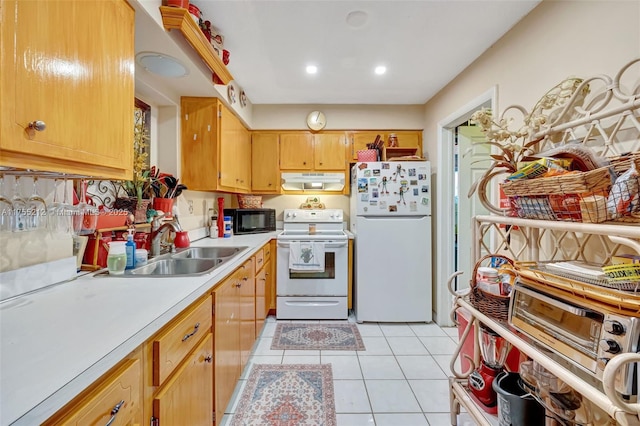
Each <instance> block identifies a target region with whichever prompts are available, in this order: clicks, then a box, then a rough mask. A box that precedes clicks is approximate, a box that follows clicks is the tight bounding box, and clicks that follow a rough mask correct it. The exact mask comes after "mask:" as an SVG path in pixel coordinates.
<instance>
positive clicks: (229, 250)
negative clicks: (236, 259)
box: [171, 246, 247, 259]
mask: <svg viewBox="0 0 640 426" xmlns="http://www.w3.org/2000/svg"><path fill="white" fill-rule="evenodd" d="M246 248H247V247H246V246H245V247H191V248H188V249H186V250H184V251H181V252H180V253H174V254H173V255H172V256H171V257H172V258H174V259H226V258H229V257H233V256H235V255H236V254H238V253H240V252H241V251H243V250H244V249H246Z"/></svg>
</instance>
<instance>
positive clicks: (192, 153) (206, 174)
mask: <svg viewBox="0 0 640 426" xmlns="http://www.w3.org/2000/svg"><path fill="white" fill-rule="evenodd" d="M219 113H220V112H219V107H218V102H217V100H216V99H210V98H186V97H183V98H181V99H180V115H181V123H182V126H181V144H182V147H181V150H180V151H181V156H182V161H181V162H182V167H181V171H180V175H181V176H180V179H181V180H182V182H183V183H184V184H185V185H186V186H187V187H188V188H189V189H192V190H196V191H207V190H212V191H213V190H215V189H216V188H217V186H218V158H219V156H220V154H219V152H218V123H219V121H220V118H219V116H218V115H219Z"/></svg>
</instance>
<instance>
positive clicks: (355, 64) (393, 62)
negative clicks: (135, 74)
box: [192, 0, 539, 104]
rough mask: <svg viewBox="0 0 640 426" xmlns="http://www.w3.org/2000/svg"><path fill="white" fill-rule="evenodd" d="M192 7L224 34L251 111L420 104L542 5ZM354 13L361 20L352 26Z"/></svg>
mask: <svg viewBox="0 0 640 426" xmlns="http://www.w3.org/2000/svg"><path fill="white" fill-rule="evenodd" d="M192 3H194V4H195V5H197V6H198V7H199V8H200V9H201V11H202V13H203V18H204V19H206V20H210V21H211V23H212V24H213V25H214V26H215V27H217V28H218V29H219V30H220V32H221V33H222V34H223V35H224V37H225V42H224V47H225V49H228V50H229V52H230V63H229V65H228V68H229V70H230V72H231V73H232V74H233V76H234V78H235V80H236V82H237V83H238V85H239V86H241V87H242V88H243V89H244V90H245V92H246V94H247V96H248V98H249V100H250V101H251V102H252V103H253V104H424V103H425V102H426V101H427V100H429V99H430V98H431V97H432V96H433V95H435V94H436V93H437V92H438V91H439V90H440V89H442V88H443V87H444V86H445V85H446V84H447V83H448V82H450V81H451V80H452V79H453V78H454V77H455V76H456V75H458V74H459V73H460V72H461V71H462V70H464V69H465V68H466V67H467V66H468V65H469V64H471V63H472V62H473V61H474V60H475V59H476V58H477V57H478V56H480V55H481V54H482V53H483V52H484V51H485V50H486V49H488V48H489V47H491V45H492V44H493V43H495V42H496V41H497V40H498V39H499V38H500V37H501V36H502V35H504V34H505V33H506V32H507V31H508V30H509V29H510V28H511V27H513V26H514V25H515V24H516V23H517V22H518V21H519V20H520V19H522V17H524V16H525V15H526V14H527V13H529V12H530V11H531V10H532V9H533V8H534V7H535V6H536V5H537V4H538V3H539V1H538V0H502V1H499V0H472V1H458V0H413V1H400V0H398V1H391V0H386V1H347V0H344V1H342V0H279V1H264V0H263V1H252V0H235V1H223V0H193V2H192ZM351 12H364V13H365V14H366V15H365V18H366V19H365V20H364V23H362V22H356V24H361V25H359V26H358V25H350V24H349V23H348V22H347V16H348V15H349V13H351ZM362 16H363V15H362V14H356V17H359V18H362ZM360 21H362V19H360ZM308 64H315V65H317V67H318V73H317V74H316V75H307V74H306V73H305V67H306V65H308ZM377 65H385V66H386V67H387V73H386V74H385V75H383V76H378V75H375V74H374V72H373V69H374V67H375V66H377Z"/></svg>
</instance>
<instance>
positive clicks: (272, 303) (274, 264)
mask: <svg viewBox="0 0 640 426" xmlns="http://www.w3.org/2000/svg"><path fill="white" fill-rule="evenodd" d="M277 249H278V242H277V241H276V240H275V239H273V240H271V242H270V243H269V250H270V252H271V281H270V283H269V284H270V286H271V287H270V288H269V287H267V290H266V298H267V302H266V303H267V305H268V306H269V314H271V315H275V313H276V271H277V270H278V269H277V268H278V255H277V252H276V250H277Z"/></svg>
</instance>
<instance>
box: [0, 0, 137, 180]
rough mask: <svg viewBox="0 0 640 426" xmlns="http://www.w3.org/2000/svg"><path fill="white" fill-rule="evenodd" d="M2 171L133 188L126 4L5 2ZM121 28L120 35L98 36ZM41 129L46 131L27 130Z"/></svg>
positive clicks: (129, 12) (116, 0) (130, 25)
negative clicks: (123, 182)
mask: <svg viewBox="0 0 640 426" xmlns="http://www.w3.org/2000/svg"><path fill="white" fill-rule="evenodd" d="M0 16H1V17H2V22H1V24H0V29H1V35H0V40H1V42H2V47H1V50H2V52H3V54H2V56H1V58H0V60H1V61H2V62H1V69H2V72H3V76H2V80H1V81H2V82H1V83H0V84H1V87H0V92H1V93H2V96H1V97H0V111H2V116H1V120H2V121H1V124H0V164H1V165H3V166H12V167H18V168H26V169H37V170H48V171H56V172H65V173H75V174H82V175H89V176H96V177H102V178H111V179H131V177H132V170H133V108H134V74H133V70H134V40H133V36H134V11H133V9H132V8H131V7H130V6H129V4H128V3H127V2H126V1H124V0H104V1H91V2H88V1H73V2H69V1H44V0H41V1H3V2H2V13H0ZM96 19H98V22H99V28H101V29H108V28H117V31H108V30H104V31H103V30H97V29H96V22H97V21H96ZM35 121H42V122H43V123H44V124H45V126H46V128H45V129H43V130H41V131H36V130H32V129H30V128H29V123H31V122H35Z"/></svg>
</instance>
